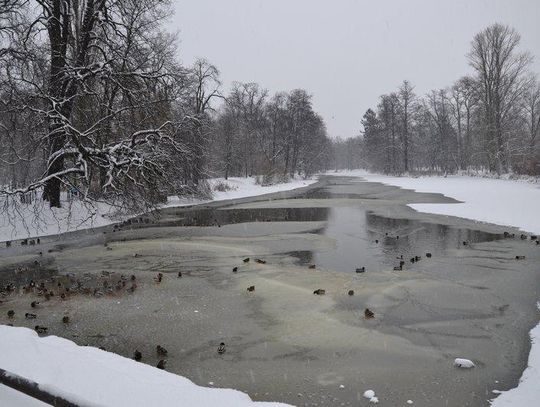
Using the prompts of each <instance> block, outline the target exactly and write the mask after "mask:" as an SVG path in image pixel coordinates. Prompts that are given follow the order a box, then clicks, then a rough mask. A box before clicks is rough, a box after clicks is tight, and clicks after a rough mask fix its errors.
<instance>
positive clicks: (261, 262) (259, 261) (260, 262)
mask: <svg viewBox="0 0 540 407" xmlns="http://www.w3.org/2000/svg"><path fill="white" fill-rule="evenodd" d="M255 263H259V264H266V260H261V259H255Z"/></svg>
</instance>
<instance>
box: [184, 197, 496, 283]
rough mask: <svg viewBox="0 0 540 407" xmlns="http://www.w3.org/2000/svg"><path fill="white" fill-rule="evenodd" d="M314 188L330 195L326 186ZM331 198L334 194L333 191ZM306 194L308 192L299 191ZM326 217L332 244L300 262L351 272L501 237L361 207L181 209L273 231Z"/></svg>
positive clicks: (197, 218) (195, 221)
mask: <svg viewBox="0 0 540 407" xmlns="http://www.w3.org/2000/svg"><path fill="white" fill-rule="evenodd" d="M317 193H322V194H324V195H326V194H328V193H327V192H326V191H324V190H322V191H321V190H315V191H313V192H312V193H311V195H313V194H314V195H313V198H315V197H317V196H318V195H317ZM332 196H333V197H335V196H334V195H333V194H332ZM303 198H306V196H303ZM287 221H295V222H307V221H324V222H325V227H323V228H321V229H318V230H317V231H314V232H315V233H319V234H322V235H324V236H327V237H329V238H332V239H333V240H334V241H335V242H336V243H335V248H333V249H330V250H321V251H302V252H290V253H289V254H290V255H292V256H294V257H296V258H297V259H298V263H299V264H308V263H310V264H311V263H316V264H317V265H318V266H320V267H323V268H329V269H333V270H337V271H344V272H354V271H355V269H356V268H357V267H366V269H367V270H369V271H378V270H381V269H383V268H384V269H388V268H389V267H393V266H397V265H399V261H400V259H401V256H403V260H405V261H406V266H405V269H406V268H407V266H409V265H410V258H411V257H414V256H422V257H424V256H425V255H426V253H428V252H429V253H432V254H433V256H436V255H437V254H438V253H443V252H445V251H447V250H449V249H456V248H459V247H462V246H463V242H467V243H468V244H474V243H477V242H486V241H492V240H497V239H500V238H502V236H501V235H497V234H491V233H485V232H481V231H476V230H470V229H460V228H454V227H450V226H446V225H440V224H433V223H423V222H419V221H415V220H408V219H393V218H390V217H385V216H380V215H376V214H374V213H372V212H370V211H368V210H366V209H364V208H362V207H356V206H351V207H341V206H340V207H335V208H256V209H220V210H215V209H205V210H194V211H190V212H188V213H187V214H184V217H183V219H182V220H181V224H182V225H183V226H221V225H225V224H233V223H246V222H267V223H268V225H267V228H268V232H269V233H272V228H273V226H272V222H287Z"/></svg>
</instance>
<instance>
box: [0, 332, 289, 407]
mask: <svg viewBox="0 0 540 407" xmlns="http://www.w3.org/2000/svg"><path fill="white" fill-rule="evenodd" d="M0 349H1V350H2V351H1V352H0V366H1V367H2V368H3V369H5V370H7V371H9V372H11V373H15V374H17V375H19V376H22V377H25V378H27V379H29V380H32V381H34V382H36V383H38V384H39V386H40V388H41V389H42V390H46V391H49V392H52V393H54V394H56V395H59V396H63V397H64V398H67V399H69V400H70V401H73V402H76V403H79V404H80V405H84V406H102V407H121V406H130V407H139V406H140V407H148V406H160V407H167V406H186V407H191V406H193V407H216V406H220V407H244V406H261V407H262V406H268V407H280V406H281V407H284V406H286V404H281V403H267V402H253V401H252V400H251V399H250V398H249V396H248V395H247V394H245V393H242V392H239V391H236V390H232V389H217V388H206V387H200V386H197V385H195V384H194V383H193V382H191V381H190V380H188V379H186V378H184V377H182V376H178V375H175V374H172V373H168V372H166V371H164V370H160V369H157V368H154V367H152V366H148V365H146V364H144V363H140V362H136V361H134V360H131V359H127V358H124V357H122V356H119V355H116V354H114V353H110V352H105V351H102V350H99V349H97V348H93V347H89V346H78V345H76V344H75V343H74V342H71V341H69V340H67V339H63V338H59V337H57V336H47V337H43V338H40V337H38V335H37V334H36V333H35V332H34V331H32V330H30V329H28V328H18V327H17V328H14V327H9V326H4V325H0ZM40 405H45V404H43V403H40V402H38V401H34V400H32V399H30V398H29V397H28V396H25V395H24V394H21V393H18V392H15V391H13V390H11V389H9V388H6V387H5V386H2V387H0V406H9V407H23V406H24V407H26V406H40Z"/></svg>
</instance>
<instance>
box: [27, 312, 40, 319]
mask: <svg viewBox="0 0 540 407" xmlns="http://www.w3.org/2000/svg"><path fill="white" fill-rule="evenodd" d="M24 317H25V318H26V319H36V317H37V315H36V314H31V313H29V312H27V313H26V314H24Z"/></svg>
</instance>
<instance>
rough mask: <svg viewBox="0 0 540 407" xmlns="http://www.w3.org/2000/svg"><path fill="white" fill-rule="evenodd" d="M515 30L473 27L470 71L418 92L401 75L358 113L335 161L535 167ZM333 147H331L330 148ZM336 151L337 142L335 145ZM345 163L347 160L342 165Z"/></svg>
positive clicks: (530, 99)
mask: <svg viewBox="0 0 540 407" xmlns="http://www.w3.org/2000/svg"><path fill="white" fill-rule="evenodd" d="M519 42H520V36H519V34H518V33H517V32H516V31H515V30H514V29H512V28H510V27H508V26H504V25H501V24H495V25H492V26H490V27H488V28H486V29H485V30H483V31H481V32H480V33H478V34H477V35H476V36H475V37H474V39H473V41H472V43H471V51H470V52H469V54H468V55H467V58H468V61H469V64H470V66H471V67H472V68H473V73H472V74H471V75H470V76H465V77H463V78H461V79H459V80H457V81H456V82H455V83H454V84H453V85H452V86H450V87H448V88H446V89H438V90H433V91H431V92H430V93H429V94H427V95H425V96H424V97H418V96H417V95H416V94H415V93H414V87H413V86H412V84H411V83H409V82H408V81H404V82H403V83H402V85H401V86H400V87H399V88H398V89H397V90H396V91H395V92H392V93H390V94H386V95H382V96H381V97H380V99H379V103H378V105H377V107H376V108H375V109H368V110H367V111H366V112H365V114H364V116H363V118H362V121H361V123H362V127H363V131H362V134H361V136H359V137H357V138H356V139H355V140H353V141H349V142H348V143H349V144H350V145H349V148H353V149H354V151H355V154H354V156H355V157H354V158H352V159H351V157H350V156H351V152H350V149H349V148H348V149H347V150H346V151H347V154H348V156H349V158H347V157H344V156H339V160H340V164H339V165H341V166H345V165H346V166H348V165H349V164H350V165H352V166H358V167H365V168H369V169H371V170H374V171H380V172H385V173H394V174H396V173H405V172H410V171H431V172H444V173H451V172H455V171H457V170H466V169H474V170H486V171H489V172H494V173H499V174H500V173H507V172H515V173H519V174H534V175H539V174H540V143H539V142H538V139H539V138H540V134H539V133H540V85H539V82H538V79H537V77H536V76H535V75H533V74H532V73H531V72H529V70H528V69H529V67H530V63H531V60H532V56H531V55H530V54H529V53H527V52H521V51H519V49H518V46H519ZM338 149H339V148H338ZM342 150H343V148H342ZM345 162H347V164H345Z"/></svg>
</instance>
